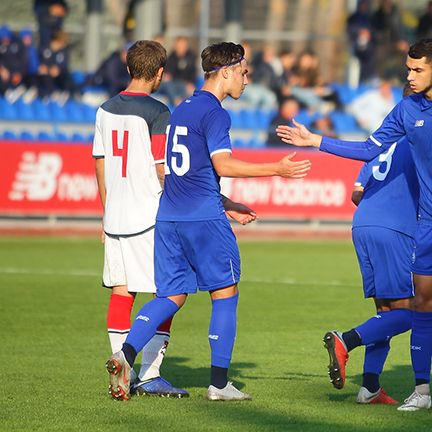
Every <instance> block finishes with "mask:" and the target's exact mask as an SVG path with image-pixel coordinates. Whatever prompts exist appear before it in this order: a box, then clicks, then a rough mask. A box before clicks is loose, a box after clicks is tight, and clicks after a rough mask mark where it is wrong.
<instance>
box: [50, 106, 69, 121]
mask: <svg viewBox="0 0 432 432" xmlns="http://www.w3.org/2000/svg"><path fill="white" fill-rule="evenodd" d="M48 111H49V113H50V119H51V121H55V122H67V114H66V109H65V108H64V107H62V106H60V105H59V104H58V103H57V102H55V101H49V102H48Z"/></svg>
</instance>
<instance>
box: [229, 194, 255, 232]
mask: <svg viewBox="0 0 432 432" xmlns="http://www.w3.org/2000/svg"><path fill="white" fill-rule="evenodd" d="M221 197H222V204H223V206H224V209H225V212H226V214H227V215H228V216H229V217H230V218H231V219H234V220H235V221H237V222H238V223H241V224H242V225H246V224H248V223H250V222H253V221H254V220H255V219H256V218H257V215H256V213H255V212H254V211H253V210H252V209H250V208H249V207H248V206H246V205H244V204H242V203H237V202H234V201H232V200H231V199H229V198H228V197H226V196H225V195H221Z"/></svg>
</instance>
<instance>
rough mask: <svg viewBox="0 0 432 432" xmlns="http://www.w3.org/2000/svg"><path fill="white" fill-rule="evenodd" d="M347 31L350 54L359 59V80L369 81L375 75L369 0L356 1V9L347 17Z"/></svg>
mask: <svg viewBox="0 0 432 432" xmlns="http://www.w3.org/2000/svg"><path fill="white" fill-rule="evenodd" d="M347 32H348V36H349V40H350V45H351V54H352V55H353V56H354V57H356V58H357V59H358V61H359V66H360V74H359V75H360V76H359V80H360V82H365V81H370V80H371V79H373V78H374V77H375V75H376V67H375V66H376V60H375V44H374V41H373V37H372V17H371V14H370V11H369V0H359V1H358V3H357V10H356V11H355V12H354V13H353V14H352V15H351V16H350V17H349V18H348V21H347Z"/></svg>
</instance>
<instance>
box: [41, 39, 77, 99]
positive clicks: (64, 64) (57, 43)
mask: <svg viewBox="0 0 432 432" xmlns="http://www.w3.org/2000/svg"><path fill="white" fill-rule="evenodd" d="M39 61H40V64H39V70H38V81H39V85H38V90H39V96H40V97H41V98H46V97H49V96H53V97H54V98H58V100H59V102H62V103H64V102H65V101H66V100H67V99H68V97H69V95H70V94H73V93H74V92H75V88H74V85H73V81H72V78H71V76H70V73H69V52H68V37H67V35H66V33H64V32H63V31H58V32H57V33H56V34H55V35H54V37H53V39H51V42H50V44H49V46H48V47H45V48H42V49H40V51H39Z"/></svg>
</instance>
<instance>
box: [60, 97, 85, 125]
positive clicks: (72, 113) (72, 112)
mask: <svg viewBox="0 0 432 432" xmlns="http://www.w3.org/2000/svg"><path fill="white" fill-rule="evenodd" d="M82 107H83V105H82V104H80V103H78V102H76V101H75V100H73V99H69V100H68V101H67V102H66V103H65V105H64V107H63V109H64V110H65V114H66V118H67V121H68V122H77V123H81V122H83V121H84V112H83V109H82Z"/></svg>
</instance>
